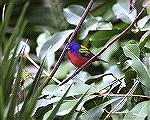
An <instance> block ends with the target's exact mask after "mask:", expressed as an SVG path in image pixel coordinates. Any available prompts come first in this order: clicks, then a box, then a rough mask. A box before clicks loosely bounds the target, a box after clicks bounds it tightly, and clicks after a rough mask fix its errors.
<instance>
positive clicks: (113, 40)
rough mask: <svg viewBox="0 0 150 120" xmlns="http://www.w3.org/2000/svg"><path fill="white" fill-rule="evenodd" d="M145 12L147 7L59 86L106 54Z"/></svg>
mask: <svg viewBox="0 0 150 120" xmlns="http://www.w3.org/2000/svg"><path fill="white" fill-rule="evenodd" d="M144 11H145V7H143V9H142V10H141V12H140V13H139V14H138V15H137V17H136V18H135V19H134V21H133V22H132V23H131V24H130V25H129V26H128V27H127V28H126V29H125V30H124V31H122V32H121V33H120V34H119V35H118V36H117V37H115V38H113V39H112V40H111V41H110V42H109V43H108V44H106V45H105V46H104V47H103V49H102V50H101V51H99V52H98V53H97V54H96V55H95V56H93V57H92V58H91V59H90V60H88V61H87V62H86V63H85V64H83V65H82V66H81V67H80V68H78V69H77V70H76V71H75V72H74V73H73V75H71V76H70V77H68V78H67V79H66V80H64V81H63V82H62V83H61V84H59V85H60V86H61V85H63V84H65V83H67V82H68V81H69V80H71V79H72V78H73V77H75V76H76V75H77V74H78V73H79V72H80V71H81V70H82V69H83V68H85V67H86V66H87V65H89V64H91V62H92V61H93V59H95V58H97V57H98V56H100V55H101V54H102V53H103V52H105V50H107V49H108V48H109V47H110V46H111V45H112V44H113V43H114V42H116V41H117V40H119V39H120V38H121V37H122V36H124V35H125V34H126V33H127V32H128V31H129V30H130V29H131V28H132V27H133V26H134V24H135V23H136V22H137V20H138V19H139V17H140V16H141V14H142V13H143V12H144Z"/></svg>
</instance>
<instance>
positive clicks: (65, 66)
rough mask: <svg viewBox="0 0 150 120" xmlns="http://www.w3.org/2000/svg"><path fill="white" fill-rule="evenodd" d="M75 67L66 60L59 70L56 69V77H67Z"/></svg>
mask: <svg viewBox="0 0 150 120" xmlns="http://www.w3.org/2000/svg"><path fill="white" fill-rule="evenodd" d="M73 69H75V67H74V66H73V65H72V64H71V62H69V61H68V60H67V61H64V62H62V63H61V65H60V66H59V68H58V70H57V71H56V73H55V77H56V78H57V79H62V78H65V77H67V73H68V72H70V71H71V70H73Z"/></svg>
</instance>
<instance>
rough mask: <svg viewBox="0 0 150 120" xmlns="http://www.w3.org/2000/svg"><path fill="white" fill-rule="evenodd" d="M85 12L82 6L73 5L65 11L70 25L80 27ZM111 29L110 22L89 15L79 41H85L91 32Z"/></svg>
mask: <svg viewBox="0 0 150 120" xmlns="http://www.w3.org/2000/svg"><path fill="white" fill-rule="evenodd" d="M84 10H85V9H84V8H83V7H82V6H78V5H71V6H69V7H68V8H65V9H64V16H65V18H66V20H67V21H68V22H69V23H70V24H72V25H78V23H79V21H80V19H81V16H82V14H83V12H84ZM111 29H112V24H111V23H110V22H108V21H106V20H104V18H102V17H93V16H91V15H90V14H89V15H88V16H87V17H86V19H85V21H84V22H83V25H82V28H81V30H80V32H81V33H80V36H79V39H80V40H83V39H85V37H86V36H87V35H88V32H89V31H95V30H111Z"/></svg>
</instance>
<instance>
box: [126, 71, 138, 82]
mask: <svg viewBox="0 0 150 120" xmlns="http://www.w3.org/2000/svg"><path fill="white" fill-rule="evenodd" d="M136 77H137V73H136V71H135V70H133V69H129V70H127V71H126V72H125V79H126V80H127V81H130V80H132V79H135V78H136Z"/></svg>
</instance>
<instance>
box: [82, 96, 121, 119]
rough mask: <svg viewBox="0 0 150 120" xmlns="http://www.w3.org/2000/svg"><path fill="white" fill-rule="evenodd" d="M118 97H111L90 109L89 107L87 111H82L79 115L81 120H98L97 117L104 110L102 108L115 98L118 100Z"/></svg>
mask: <svg viewBox="0 0 150 120" xmlns="http://www.w3.org/2000/svg"><path fill="white" fill-rule="evenodd" d="M119 99H120V98H116V99H112V100H109V101H107V102H105V103H103V104H100V105H98V106H96V107H94V108H92V109H90V110H89V111H87V112H85V113H83V114H82V115H81V116H80V117H81V119H82V120H99V118H100V117H101V115H102V114H103V112H104V108H105V107H106V106H107V105H109V104H111V103H113V102H115V101H116V100H119Z"/></svg>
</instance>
